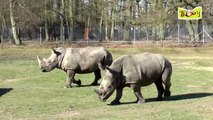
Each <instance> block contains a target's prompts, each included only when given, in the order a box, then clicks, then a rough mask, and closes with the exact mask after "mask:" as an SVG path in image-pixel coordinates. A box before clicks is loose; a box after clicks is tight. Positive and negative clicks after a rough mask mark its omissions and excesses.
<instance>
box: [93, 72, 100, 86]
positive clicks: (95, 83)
mask: <svg viewBox="0 0 213 120" xmlns="http://www.w3.org/2000/svg"><path fill="white" fill-rule="evenodd" d="M94 74H95V79H94V81H93V82H92V83H91V85H98V80H99V79H101V70H100V69H97V70H96V71H95V72H94Z"/></svg>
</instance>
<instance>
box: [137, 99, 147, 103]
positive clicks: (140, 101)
mask: <svg viewBox="0 0 213 120" xmlns="http://www.w3.org/2000/svg"><path fill="white" fill-rule="evenodd" d="M136 102H137V103H138V104H142V103H145V102H146V100H145V99H142V100H137V101H136Z"/></svg>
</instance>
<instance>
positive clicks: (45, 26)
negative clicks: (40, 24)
mask: <svg viewBox="0 0 213 120" xmlns="http://www.w3.org/2000/svg"><path fill="white" fill-rule="evenodd" d="M44 14H45V22H44V29H45V39H46V42H49V41H50V34H49V25H48V15H47V0H45V10H44Z"/></svg>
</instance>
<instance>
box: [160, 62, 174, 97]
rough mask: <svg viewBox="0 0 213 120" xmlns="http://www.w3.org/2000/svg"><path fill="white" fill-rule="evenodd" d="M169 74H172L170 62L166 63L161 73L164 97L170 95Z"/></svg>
mask: <svg viewBox="0 0 213 120" xmlns="http://www.w3.org/2000/svg"><path fill="white" fill-rule="evenodd" d="M171 75H172V66H171V64H170V63H167V67H166V68H165V70H164V72H163V74H162V81H163V83H164V85H165V92H164V97H169V96H170V95H171V91H170V87H171Z"/></svg>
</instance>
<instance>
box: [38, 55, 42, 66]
mask: <svg viewBox="0 0 213 120" xmlns="http://www.w3.org/2000/svg"><path fill="white" fill-rule="evenodd" d="M37 60H38V63H39V64H40V63H41V58H40V57H39V56H38V55H37Z"/></svg>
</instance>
